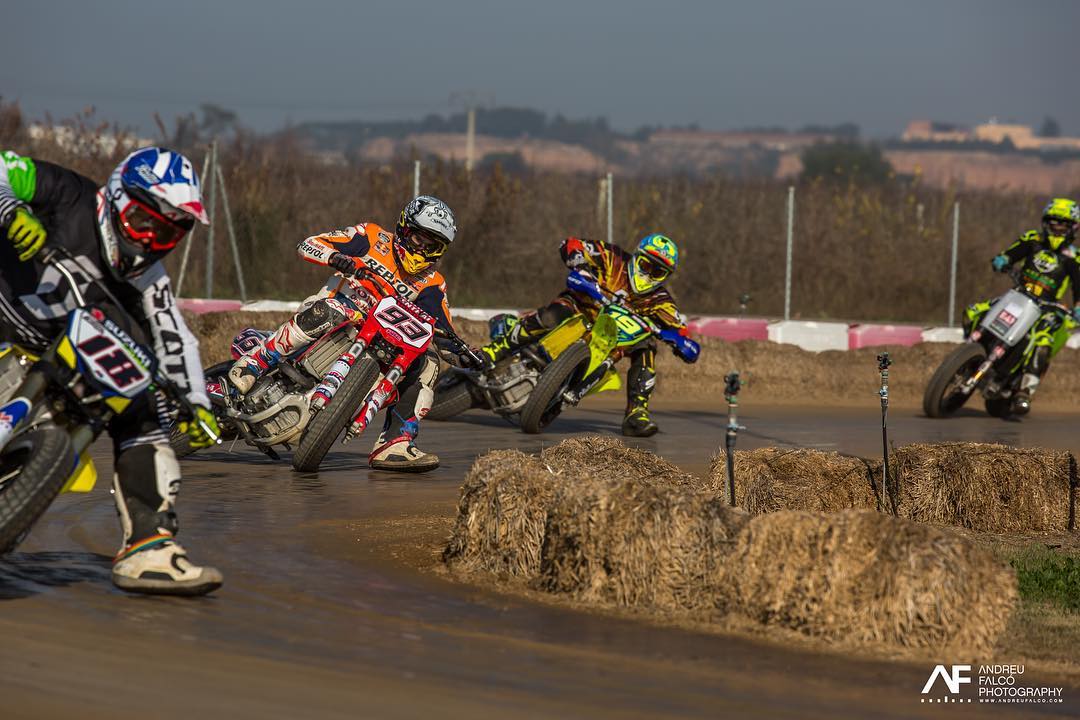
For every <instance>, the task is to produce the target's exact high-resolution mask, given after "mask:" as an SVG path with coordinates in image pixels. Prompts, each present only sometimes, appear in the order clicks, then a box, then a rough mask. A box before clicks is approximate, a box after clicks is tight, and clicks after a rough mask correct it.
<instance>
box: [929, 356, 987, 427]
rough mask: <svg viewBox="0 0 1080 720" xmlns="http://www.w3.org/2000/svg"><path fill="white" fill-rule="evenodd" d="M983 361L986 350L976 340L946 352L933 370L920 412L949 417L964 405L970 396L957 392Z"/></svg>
mask: <svg viewBox="0 0 1080 720" xmlns="http://www.w3.org/2000/svg"><path fill="white" fill-rule="evenodd" d="M984 360H986V349H985V348H983V346H982V345H979V344H978V343H971V342H969V343H964V344H963V345H961V346H960V347H958V348H956V349H955V350H953V351H952V352H951V353H949V354H948V355H947V356H946V357H945V359H944V360H943V361H942V362H941V365H940V366H939V367H938V369H937V370H935V371H934V374H933V376H931V378H930V382H929V383H927V385H926V392H925V393H923V412H924V413H926V416H927V417H932V418H945V417H949V416H950V415H952V414H953V413H955V412H956V411H957V410H959V409H960V408H962V407H963V406H964V403H966V402H967V401H968V398H969V397H971V396H970V395H964V394H962V393H960V392H957V389H956V386H957V385H959V384H960V383H962V382H964V381H965V380H967V379H968V378H970V377H971V376H972V375H974V374H975V371H976V370H977V369H978V367H979V365H981V364H982V362H983V361H984Z"/></svg>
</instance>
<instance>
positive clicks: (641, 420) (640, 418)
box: [622, 405, 660, 437]
mask: <svg viewBox="0 0 1080 720" xmlns="http://www.w3.org/2000/svg"><path fill="white" fill-rule="evenodd" d="M658 430H660V428H659V427H657V425H656V423H654V422H653V421H652V418H651V417H649V408H648V407H647V406H645V405H637V406H635V407H632V408H630V409H629V410H628V411H627V413H626V417H624V418H623V421H622V434H623V435H626V436H628V437H649V436H651V435H655V434H656V433H657V431H658Z"/></svg>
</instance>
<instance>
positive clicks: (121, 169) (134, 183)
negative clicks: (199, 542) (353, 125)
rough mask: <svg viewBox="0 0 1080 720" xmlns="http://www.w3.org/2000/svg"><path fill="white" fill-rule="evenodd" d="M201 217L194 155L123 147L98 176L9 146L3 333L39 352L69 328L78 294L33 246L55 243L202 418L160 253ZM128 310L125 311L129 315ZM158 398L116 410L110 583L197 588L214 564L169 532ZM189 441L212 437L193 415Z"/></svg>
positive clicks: (0, 209) (191, 347)
mask: <svg viewBox="0 0 1080 720" xmlns="http://www.w3.org/2000/svg"><path fill="white" fill-rule="evenodd" d="M196 221H198V222H202V223H204V224H205V223H206V222H207V216H206V212H205V211H204V209H203V206H202V195H201V193H200V190H199V181H198V179H197V177H196V175H195V170H194V168H193V167H192V165H191V162H190V161H189V160H188V159H187V158H186V157H184V156H183V155H181V154H179V153H175V152H171V151H169V150H166V149H164V148H143V149H141V150H137V151H135V152H134V153H132V154H131V155H129V156H128V157H127V158H126V159H125V160H124V161H123V162H122V163H120V165H119V166H118V167H117V168H116V170H115V171H114V172H113V174H112V176H111V177H110V178H109V180H108V182H107V183H106V184H105V186H104V187H99V186H98V184H97V183H95V182H93V181H91V180H90V179H89V178H86V177H84V176H82V175H80V174H78V173H76V172H74V171H72V170H68V169H66V168H63V167H60V166H58V165H54V164H53V163H50V162H46V161H43V160H36V159H31V158H28V157H21V156H19V155H16V154H15V153H13V152H5V153H3V155H2V157H0V227H5V226H6V228H7V232H6V233H4V234H5V235H6V238H7V240H8V241H9V242H0V339H3V340H6V341H11V342H15V343H17V344H18V345H20V346H21V347H23V348H25V349H26V350H27V351H29V352H41V351H42V350H44V349H45V348H46V346H47V345H48V344H49V343H50V342H51V341H52V340H53V339H54V338H55V337H56V336H57V335H59V334H60V333H62V332H63V331H64V326H65V319H66V317H67V314H68V313H69V312H70V311H71V310H73V309H74V308H75V306H76V305H75V299H74V293H73V292H72V291H71V289H70V288H69V287H68V285H67V282H66V281H65V280H64V279H62V277H61V275H60V272H59V271H58V270H57V269H56V268H53V267H51V266H49V265H46V264H44V263H42V262H40V260H38V259H37V258H35V255H36V254H37V253H38V252H39V251H40V250H41V248H42V247H44V246H46V245H47V246H48V247H50V248H53V249H55V250H57V252H58V260H57V261H58V262H59V263H60V264H62V265H63V266H64V267H65V268H66V269H67V270H68V271H69V272H70V273H71V274H72V276H73V277H74V278H75V280H76V282H77V283H78V285H79V289H80V291H81V292H82V294H83V295H84V296H85V298H86V301H87V302H89V303H92V304H94V305H98V306H101V307H104V308H105V309H106V311H108V308H110V307H115V306H116V304H119V305H120V306H121V307H122V310H124V311H126V314H125V313H117V318H116V319H117V320H118V323H119V324H121V325H122V326H124V329H125V330H126V331H128V333H129V334H131V335H132V336H133V337H134V338H135V339H136V340H137V341H139V342H142V343H145V344H147V345H148V346H151V347H153V349H154V353H155V355H156V356H157V357H158V359H159V361H160V362H161V368H162V369H163V371H164V372H165V374H166V375H168V376H169V377H170V378H171V379H172V380H174V381H175V382H176V383H177V385H178V386H179V387H180V388H181V389H182V390H183V391H185V392H186V393H187V396H188V399H189V400H190V401H191V402H192V403H193V404H194V405H195V406H196V412H197V414H198V416H199V418H198V419H201V420H202V421H203V422H204V423H205V424H206V425H207V426H208V427H209V428H211V429H212V430H213V429H215V428H216V424H215V421H214V416H213V414H212V413H211V412H210V411H209V410H208V408H209V406H210V403H209V400H208V398H207V396H206V390H205V381H204V379H203V373H202V367H201V363H200V360H199V345H198V341H197V340H196V339H195V337H194V336H193V335H192V333H191V331H190V330H189V329H188V327H187V325H186V324H185V323H184V319H183V317H182V316H181V315H180V311H179V309H178V308H177V306H176V302H175V299H174V297H173V294H172V288H171V287H170V283H169V276H168V275H167V274H166V272H165V268H164V266H163V265H162V264H161V262H160V260H161V259H162V258H163V257H164V256H165V255H167V254H168V253H169V252H170V251H171V250H172V249H173V248H174V247H175V246H176V245H177V243H179V242H180V241H181V240H182V239H183V238H184V236H185V235H187V233H188V232H189V231H190V230H191V228H192V227H193V226H194V224H195V222H196ZM128 316H130V318H131V320H132V321H133V322H134V324H132V322H131V321H127V320H126V318H127V317H128ZM167 411H168V408H167V407H166V406H165V403H164V401H163V400H162V399H160V398H159V397H157V396H156V395H153V394H145V395H143V396H142V397H141V398H140V399H139V400H137V401H136V402H134V403H132V405H131V406H129V407H128V409H127V410H126V411H125V412H123V413H122V414H120V415H117V416H116V417H115V418H113V420H112V422H111V423H110V424H109V427H108V432H109V435H110V436H111V437H112V440H113V453H114V460H115V462H114V465H115V477H114V479H113V491H114V497H115V500H116V507H117V510H118V512H119V515H120V523H121V526H122V531H123V538H122V542H121V547H120V552H119V553H118V554H117V556H116V559H115V561H114V564H113V571H112V579H113V582H114V583H115V584H116V585H117V586H118V587H121V588H123V589H125V590H129V591H133V592H146V593H162V594H183V595H201V594H204V593H207V592H210V591H212V590H214V589H215V588H217V587H218V586H220V585H221V582H222V576H221V573H220V572H218V571H217V570H216V569H214V568H212V567H200V566H198V565H195V564H194V563H192V562H191V561H190V560H188V558H187V554H186V553H185V551H184V549H183V547H181V546H180V544H179V543H178V542H177V541H176V539H175V536H176V533H177V531H178V530H179V524H178V521H177V517H176V512H175V510H174V503H175V500H176V495H177V492H178V491H179V489H180V466H179V464H178V463H177V461H176V456H175V455H174V454H173V451H172V449H171V448H170V446H169V431H170V419H169V416H168V414H167ZM181 430H183V431H185V432H187V433H188V434H189V435H190V436H191V440H192V442H193V444H194V445H195V446H196V447H199V446H205V445H207V444H209V442H210V438H209V437H208V436H207V435H206V434H205V433H204V432H203V431H202V430H201V429H199V426H198V423H196V422H192V421H188V422H183V423H181Z"/></svg>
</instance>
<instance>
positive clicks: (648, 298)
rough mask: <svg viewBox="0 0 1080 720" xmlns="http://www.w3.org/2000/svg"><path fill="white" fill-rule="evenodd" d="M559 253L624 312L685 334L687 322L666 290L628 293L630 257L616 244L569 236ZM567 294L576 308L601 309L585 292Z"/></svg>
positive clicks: (571, 266)
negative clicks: (639, 293) (576, 305)
mask: <svg viewBox="0 0 1080 720" xmlns="http://www.w3.org/2000/svg"><path fill="white" fill-rule="evenodd" d="M559 254H560V255H561V256H562V260H563V262H564V263H566V266H567V267H568V268H570V269H571V270H577V271H579V272H586V273H588V274H589V275H591V276H592V277H593V278H595V280H596V282H597V283H598V284H599V285H600V288H601V289H602V290H604V291H605V292H607V293H609V294H611V295H615V296H617V297H619V298H620V300H621V301H622V303H623V304H624V305H625V306H626V307H627V309H629V310H631V311H632V312H634V313H637V314H638V315H643V316H645V317H648V318H650V319H652V320H654V321H656V322H657V323H658V324H659V325H660V326H661V327H664V328H670V329H673V330H678V331H679V334H681V335H684V336H686V335H688V330H687V328H686V319H685V318H684V317H683V315H682V313H680V312H679V308H678V306H677V305H676V303H675V298H674V296H673V295H672V294H671V292H670V291H669V290H668V289H667V288H665V287H658V288H656V289H655V290H653V291H652V292H649V293H645V294H644V295H636V294H634V293H633V292H631V290H630V274H629V270H630V262H631V260H632V259H633V255H631V254H630V253H628V252H626V251H625V250H623V249H622V248H620V247H619V246H618V245H609V244H608V243H606V242H603V241H601V240H586V239H583V238H576V237H568V238H566V239H565V240H563V243H562V245H561V246H560V247H559ZM567 294H569V295H570V296H572V297H573V298H574V301H575V302H576V304H578V305H579V306H582V307H587V308H590V309H593V310H599V309H600V306H599V304H598V303H597V301H596V300H595V299H593V298H591V297H589V296H588V295H585V294H584V293H580V292H574V291H572V290H568V291H567Z"/></svg>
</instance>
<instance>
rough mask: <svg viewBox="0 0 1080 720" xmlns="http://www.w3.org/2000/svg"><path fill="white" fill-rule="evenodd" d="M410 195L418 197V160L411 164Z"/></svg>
mask: <svg viewBox="0 0 1080 720" xmlns="http://www.w3.org/2000/svg"><path fill="white" fill-rule="evenodd" d="M412 194H413V197H420V161H419V160H417V161H416V162H415V163H413V173H412Z"/></svg>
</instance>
